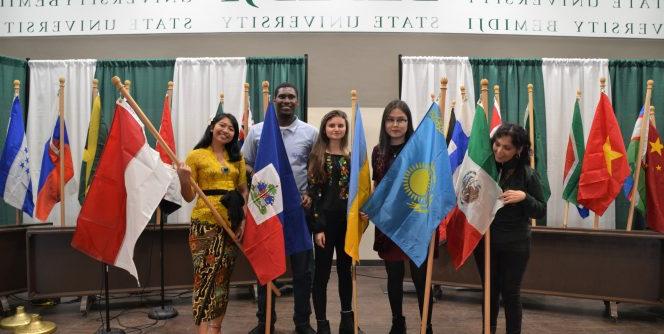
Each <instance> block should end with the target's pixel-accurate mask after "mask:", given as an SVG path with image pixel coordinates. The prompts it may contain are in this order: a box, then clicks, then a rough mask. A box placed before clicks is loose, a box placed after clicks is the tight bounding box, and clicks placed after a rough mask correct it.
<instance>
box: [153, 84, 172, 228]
mask: <svg viewBox="0 0 664 334" xmlns="http://www.w3.org/2000/svg"><path fill="white" fill-rule="evenodd" d="M173 85H174V83H173V81H169V82H168V86H167V88H166V97H168V102H170V101H171V97H172V96H173ZM169 110H170V106H169ZM162 112H163V111H162ZM161 117H162V118H163V117H164V115H161ZM155 215H156V219H157V221H156V222H155V223H156V225H161V224H163V222H162V221H161V208H160V207H159V206H157V212H156V213H155Z"/></svg>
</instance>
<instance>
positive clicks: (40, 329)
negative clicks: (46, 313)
mask: <svg viewBox="0 0 664 334" xmlns="http://www.w3.org/2000/svg"><path fill="white" fill-rule="evenodd" d="M56 329H57V327H56V326H55V323H54V322H51V321H42V320H41V317H40V316H39V314H32V315H31V321H30V323H29V324H27V325H25V326H23V327H19V328H16V329H15V330H14V334H50V333H55V330H56Z"/></svg>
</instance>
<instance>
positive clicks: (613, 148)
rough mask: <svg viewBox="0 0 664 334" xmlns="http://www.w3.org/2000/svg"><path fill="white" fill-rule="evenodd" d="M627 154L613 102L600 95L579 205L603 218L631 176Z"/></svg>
mask: <svg viewBox="0 0 664 334" xmlns="http://www.w3.org/2000/svg"><path fill="white" fill-rule="evenodd" d="M629 173H630V172H629V165H628V163H627V153H626V151H625V144H623V139H622V134H621V133H620V127H619V126H618V121H617V120H616V116H615V113H614V111H613V107H612V106H611V101H610V100H609V98H608V97H607V96H606V94H605V93H603V92H602V93H601V95H600V99H599V103H598V104H597V109H596V110H595V118H594V119H593V124H592V127H591V128H590V134H589V135H588V141H587V143H586V152H585V155H584V156H583V166H582V168H581V176H580V178H579V193H578V196H577V200H578V202H579V204H581V205H583V206H584V207H586V208H588V209H590V210H592V211H593V212H595V213H596V214H598V215H600V216H601V215H603V214H604V211H606V208H608V207H609V205H610V204H611V202H613V200H614V199H615V198H616V196H617V195H618V193H619V192H620V191H621V189H622V185H623V182H624V181H625V179H626V178H627V176H628V175H629Z"/></svg>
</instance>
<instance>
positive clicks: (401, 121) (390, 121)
mask: <svg viewBox="0 0 664 334" xmlns="http://www.w3.org/2000/svg"><path fill="white" fill-rule="evenodd" d="M385 123H387V124H397V125H401V124H406V123H408V119H407V118H388V119H386V120H385Z"/></svg>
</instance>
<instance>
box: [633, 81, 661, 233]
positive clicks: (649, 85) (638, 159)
mask: <svg viewBox="0 0 664 334" xmlns="http://www.w3.org/2000/svg"><path fill="white" fill-rule="evenodd" d="M654 84H655V82H654V81H653V80H648V82H647V83H646V99H645V102H644V106H643V120H642V121H641V129H640V131H639V132H640V133H641V139H640V140H639V149H638V151H637V152H638V154H637V156H636V162H635V165H636V166H635V167H636V171H635V172H634V184H633V185H632V190H631V191H630V193H631V194H632V196H631V199H630V201H629V213H628V214H627V231H631V230H632V225H633V224H634V208H635V207H636V194H637V193H638V191H639V189H638V186H639V179H640V177H641V157H642V156H643V153H644V151H643V150H644V149H647V147H644V146H647V144H646V145H644V144H645V143H647V142H648V135H647V133H648V119H649V116H650V100H651V99H652V88H653V85H654Z"/></svg>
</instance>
